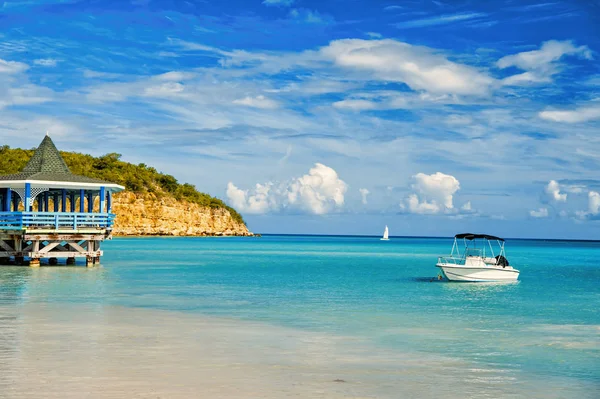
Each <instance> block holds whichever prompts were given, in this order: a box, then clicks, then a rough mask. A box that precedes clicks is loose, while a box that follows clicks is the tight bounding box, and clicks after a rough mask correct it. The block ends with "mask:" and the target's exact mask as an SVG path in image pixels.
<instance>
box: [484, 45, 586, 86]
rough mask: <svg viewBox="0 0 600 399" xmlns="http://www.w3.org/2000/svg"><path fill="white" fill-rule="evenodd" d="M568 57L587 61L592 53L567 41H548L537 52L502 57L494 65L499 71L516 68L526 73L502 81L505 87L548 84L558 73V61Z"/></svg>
mask: <svg viewBox="0 0 600 399" xmlns="http://www.w3.org/2000/svg"><path fill="white" fill-rule="evenodd" d="M568 55H570V56H576V57H578V58H584V59H588V60H591V59H592V52H591V50H590V49H589V48H588V47H587V46H579V47H576V46H575V45H574V44H573V42H571V41H569V40H564V41H558V40H550V41H547V42H544V43H543V44H542V46H541V47H540V49H539V50H532V51H525V52H522V53H518V54H512V55H507V56H505V57H502V58H500V59H499V60H498V62H497V63H496V65H497V66H498V68H500V69H504V68H509V67H516V68H519V69H521V70H524V71H526V72H524V73H521V74H517V75H513V76H509V77H508V78H505V79H504V80H503V81H502V83H503V84H505V85H521V84H526V83H540V82H550V81H552V79H551V77H552V75H554V74H556V73H558V72H560V68H559V66H558V61H559V60H560V59H561V58H562V57H564V56H568Z"/></svg>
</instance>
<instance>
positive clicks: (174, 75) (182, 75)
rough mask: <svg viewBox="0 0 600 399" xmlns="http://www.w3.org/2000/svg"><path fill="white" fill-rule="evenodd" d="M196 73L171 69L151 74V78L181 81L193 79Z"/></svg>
mask: <svg viewBox="0 0 600 399" xmlns="http://www.w3.org/2000/svg"><path fill="white" fill-rule="evenodd" d="M196 76H197V74H195V73H191V72H183V71H171V72H167V73H163V74H160V75H156V76H153V79H156V80H164V81H167V82H181V81H184V80H189V79H193V78H194V77H196Z"/></svg>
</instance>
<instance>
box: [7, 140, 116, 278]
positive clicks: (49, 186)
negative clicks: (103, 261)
mask: <svg viewBox="0 0 600 399" xmlns="http://www.w3.org/2000/svg"><path fill="white" fill-rule="evenodd" d="M123 189H124V187H122V186H120V185H118V184H114V183H110V182H107V181H103V180H99V179H92V178H89V177H85V176H78V175H75V174H73V173H71V171H70V170H69V168H68V166H67V164H66V163H65V161H64V160H63V158H62V156H61V155H60V153H59V152H58V149H57V148H56V146H55V145H54V143H53V142H52V139H50V136H48V135H46V137H44V140H43V141H42V143H41V144H40V146H39V147H38V148H37V150H36V151H35V153H34V154H33V156H32V157H31V159H30V160H29V162H28V163H27V165H26V166H25V168H23V170H22V171H21V172H20V173H17V174H12V175H4V176H0V264H2V263H12V262H14V263H16V264H27V263H28V264H29V265H30V266H39V265H40V259H47V260H48V263H49V264H56V263H57V262H58V259H59V258H64V259H66V263H67V264H74V263H75V258H76V257H85V258H86V264H87V265H92V264H95V263H98V262H99V260H100V257H101V256H102V251H101V250H100V243H101V242H102V241H103V240H104V239H106V238H109V237H110V235H111V231H112V225H113V221H114V218H115V215H114V214H112V213H111V206H112V194H113V193H114V192H118V191H121V190H123ZM96 199H98V201H97V202H96Z"/></svg>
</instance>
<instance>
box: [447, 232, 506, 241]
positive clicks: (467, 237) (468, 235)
mask: <svg viewBox="0 0 600 399" xmlns="http://www.w3.org/2000/svg"><path fill="white" fill-rule="evenodd" d="M454 238H464V239H465V240H474V239H476V238H485V239H486V240H498V241H504V238H500V237H496V236H490V235H488V234H473V233H462V234H457V235H455V236H454Z"/></svg>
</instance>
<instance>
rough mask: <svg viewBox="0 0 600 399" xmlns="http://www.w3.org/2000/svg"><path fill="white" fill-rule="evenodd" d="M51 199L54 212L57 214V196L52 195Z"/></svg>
mask: <svg viewBox="0 0 600 399" xmlns="http://www.w3.org/2000/svg"><path fill="white" fill-rule="evenodd" d="M52 199H53V200H54V212H58V209H59V208H58V194H54V195H53V196H52Z"/></svg>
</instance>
